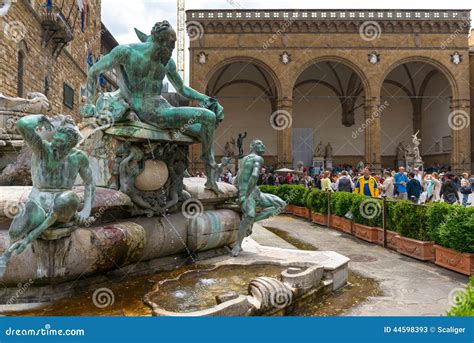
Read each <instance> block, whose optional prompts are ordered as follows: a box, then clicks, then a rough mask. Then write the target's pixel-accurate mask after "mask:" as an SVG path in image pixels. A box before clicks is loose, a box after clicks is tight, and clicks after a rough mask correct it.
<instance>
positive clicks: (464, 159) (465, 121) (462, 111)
mask: <svg viewBox="0 0 474 343" xmlns="http://www.w3.org/2000/svg"><path fill="white" fill-rule="evenodd" d="M448 124H449V127H450V128H451V135H452V137H453V150H452V151H451V168H452V171H453V172H455V173H462V172H465V171H467V172H469V171H470V169H471V168H470V167H471V125H472V123H471V115H470V101H469V99H453V100H452V102H451V113H450V114H449V116H448Z"/></svg>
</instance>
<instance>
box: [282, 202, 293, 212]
mask: <svg viewBox="0 0 474 343" xmlns="http://www.w3.org/2000/svg"><path fill="white" fill-rule="evenodd" d="M293 207H294V206H293V205H290V204H288V205H286V207H285V209H284V210H283V213H289V214H293Z"/></svg>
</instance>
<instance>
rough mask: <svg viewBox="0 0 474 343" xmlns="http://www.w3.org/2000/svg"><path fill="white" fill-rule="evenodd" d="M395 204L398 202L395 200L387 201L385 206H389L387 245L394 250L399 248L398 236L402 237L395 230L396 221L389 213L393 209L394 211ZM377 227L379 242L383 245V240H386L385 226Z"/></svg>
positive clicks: (386, 219)
mask: <svg viewBox="0 0 474 343" xmlns="http://www.w3.org/2000/svg"><path fill="white" fill-rule="evenodd" d="M395 204H396V202H393V201H386V202H385V206H386V208H387V209H386V213H387V216H386V217H385V226H386V228H387V230H386V236H387V237H386V242H387V245H386V247H387V248H388V249H392V250H397V247H398V238H399V237H400V235H399V234H398V232H396V231H394V230H395V223H394V221H392V220H391V218H390V216H389V215H388V214H389V213H391V211H392V209H393V207H394V206H395ZM394 219H395V218H394ZM381 221H382V220H380V222H381ZM382 226H383V225H382ZM375 229H376V230H377V233H378V237H377V244H379V245H383V240H384V238H383V228H382V227H376V228H375Z"/></svg>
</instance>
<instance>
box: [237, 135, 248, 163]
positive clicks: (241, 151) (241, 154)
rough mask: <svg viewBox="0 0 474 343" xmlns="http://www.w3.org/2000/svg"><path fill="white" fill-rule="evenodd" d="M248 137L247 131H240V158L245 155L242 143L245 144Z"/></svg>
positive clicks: (238, 142) (238, 138) (238, 146)
mask: <svg viewBox="0 0 474 343" xmlns="http://www.w3.org/2000/svg"><path fill="white" fill-rule="evenodd" d="M245 137H247V131H245V132H244V134H241V133H239V135H238V137H237V148H238V149H239V158H242V157H244V150H243V149H242V145H243V144H244V139H245Z"/></svg>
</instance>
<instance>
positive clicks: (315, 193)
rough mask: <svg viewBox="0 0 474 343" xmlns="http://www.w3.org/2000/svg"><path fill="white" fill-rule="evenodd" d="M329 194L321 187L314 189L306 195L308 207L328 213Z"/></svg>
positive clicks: (314, 210)
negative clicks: (320, 188)
mask: <svg viewBox="0 0 474 343" xmlns="http://www.w3.org/2000/svg"><path fill="white" fill-rule="evenodd" d="M328 201H329V199H328V195H327V193H326V192H323V191H321V190H319V189H313V190H311V191H310V192H309V194H308V195H307V196H306V207H307V208H309V209H311V211H313V212H318V213H322V214H327V213H328Z"/></svg>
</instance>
